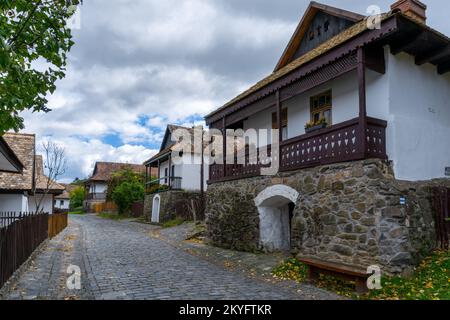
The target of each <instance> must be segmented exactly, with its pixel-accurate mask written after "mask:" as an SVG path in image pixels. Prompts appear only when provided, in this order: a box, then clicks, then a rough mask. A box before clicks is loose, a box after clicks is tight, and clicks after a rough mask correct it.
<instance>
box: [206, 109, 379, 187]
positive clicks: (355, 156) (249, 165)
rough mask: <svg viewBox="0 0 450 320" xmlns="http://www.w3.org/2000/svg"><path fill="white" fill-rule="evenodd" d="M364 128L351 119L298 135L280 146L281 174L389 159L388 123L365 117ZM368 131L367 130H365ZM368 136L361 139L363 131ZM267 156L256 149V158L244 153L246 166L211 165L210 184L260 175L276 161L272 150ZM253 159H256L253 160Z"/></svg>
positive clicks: (358, 119) (269, 149) (235, 164)
mask: <svg viewBox="0 0 450 320" xmlns="http://www.w3.org/2000/svg"><path fill="white" fill-rule="evenodd" d="M366 121H367V123H366V124H365V125H364V126H362V125H361V123H360V118H356V119H352V120H349V121H346V122H343V123H340V124H337V125H334V126H332V127H330V128H325V129H322V130H319V131H316V132H312V133H309V134H305V135H302V136H298V137H295V138H292V139H289V140H286V141H283V142H281V144H280V154H281V156H280V169H279V171H280V172H287V171H292V170H298V169H302V168H309V167H315V166H320V165H326V164H333V163H340V162H347V161H355V160H363V159H368V158H379V159H387V155H386V127H387V122H386V121H384V120H379V119H375V118H366ZM362 128H365V129H362ZM363 131H365V137H364V138H362V137H361V136H362V135H363V134H362V132H363ZM267 149H268V150H267V152H266V154H267V155H265V154H264V153H263V152H262V151H261V150H257V153H256V155H255V154H253V155H252V156H253V157H251V154H250V152H249V148H247V149H246V152H245V162H244V161H241V163H245V164H237V161H236V160H237V158H235V163H234V164H227V165H222V164H214V165H211V166H210V176H209V177H210V180H209V183H214V182H220V181H227V180H235V179H243V178H250V177H255V176H259V175H260V174H261V168H263V167H268V166H270V163H271V161H272V160H274V161H277V159H276V155H273V157H274V159H272V150H271V147H270V146H269V148H267ZM250 159H254V160H253V161H251V160H250Z"/></svg>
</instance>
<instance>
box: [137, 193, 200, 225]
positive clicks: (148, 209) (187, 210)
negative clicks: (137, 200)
mask: <svg viewBox="0 0 450 320" xmlns="http://www.w3.org/2000/svg"><path fill="white" fill-rule="evenodd" d="M156 195H159V197H160V215H159V222H160V223H164V222H166V221H169V220H172V219H175V218H176V217H180V218H183V219H185V220H188V221H190V220H193V219H194V216H193V212H192V201H194V205H195V207H196V219H197V220H203V219H204V216H203V213H202V210H200V199H201V194H200V192H191V191H166V192H161V193H157V194H150V195H146V196H145V201H144V217H145V220H146V221H148V222H151V218H152V210H153V198H154V197H155V196H156Z"/></svg>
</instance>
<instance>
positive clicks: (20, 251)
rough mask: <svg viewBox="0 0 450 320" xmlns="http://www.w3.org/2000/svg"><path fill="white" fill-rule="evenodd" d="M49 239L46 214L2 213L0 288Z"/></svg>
mask: <svg viewBox="0 0 450 320" xmlns="http://www.w3.org/2000/svg"><path fill="white" fill-rule="evenodd" d="M47 237H48V214H46V213H39V214H36V213H18V214H16V213H14V212H6V213H0V288H1V287H2V286H3V285H4V284H5V282H6V281H8V279H9V278H10V277H11V276H12V275H13V274H14V272H15V271H16V270H17V269H18V268H19V267H20V266H21V265H22V264H23V263H24V262H25V261H26V260H27V259H28V258H29V257H30V256H31V254H32V253H33V252H34V251H35V250H36V248H37V247H38V246H39V245H40V244H41V243H42V242H43V241H44V240H45V239H47Z"/></svg>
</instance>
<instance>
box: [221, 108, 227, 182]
mask: <svg viewBox="0 0 450 320" xmlns="http://www.w3.org/2000/svg"><path fill="white" fill-rule="evenodd" d="M222 134H223V150H222V152H223V177H224V178H225V177H226V176H227V126H226V119H225V117H223V118H222Z"/></svg>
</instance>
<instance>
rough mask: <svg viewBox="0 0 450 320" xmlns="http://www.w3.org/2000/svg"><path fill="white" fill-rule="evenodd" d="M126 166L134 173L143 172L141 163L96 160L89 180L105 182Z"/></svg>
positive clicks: (143, 168)
mask: <svg viewBox="0 0 450 320" xmlns="http://www.w3.org/2000/svg"><path fill="white" fill-rule="evenodd" d="M126 168H130V169H131V170H133V171H134V172H136V173H145V166H144V165H141V164H129V163H114V162H97V163H96V164H95V168H94V172H93V174H92V177H91V178H90V179H89V181H97V182H106V181H108V180H109V179H110V178H111V177H112V175H113V174H114V173H115V172H117V171H120V170H123V169H126Z"/></svg>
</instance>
